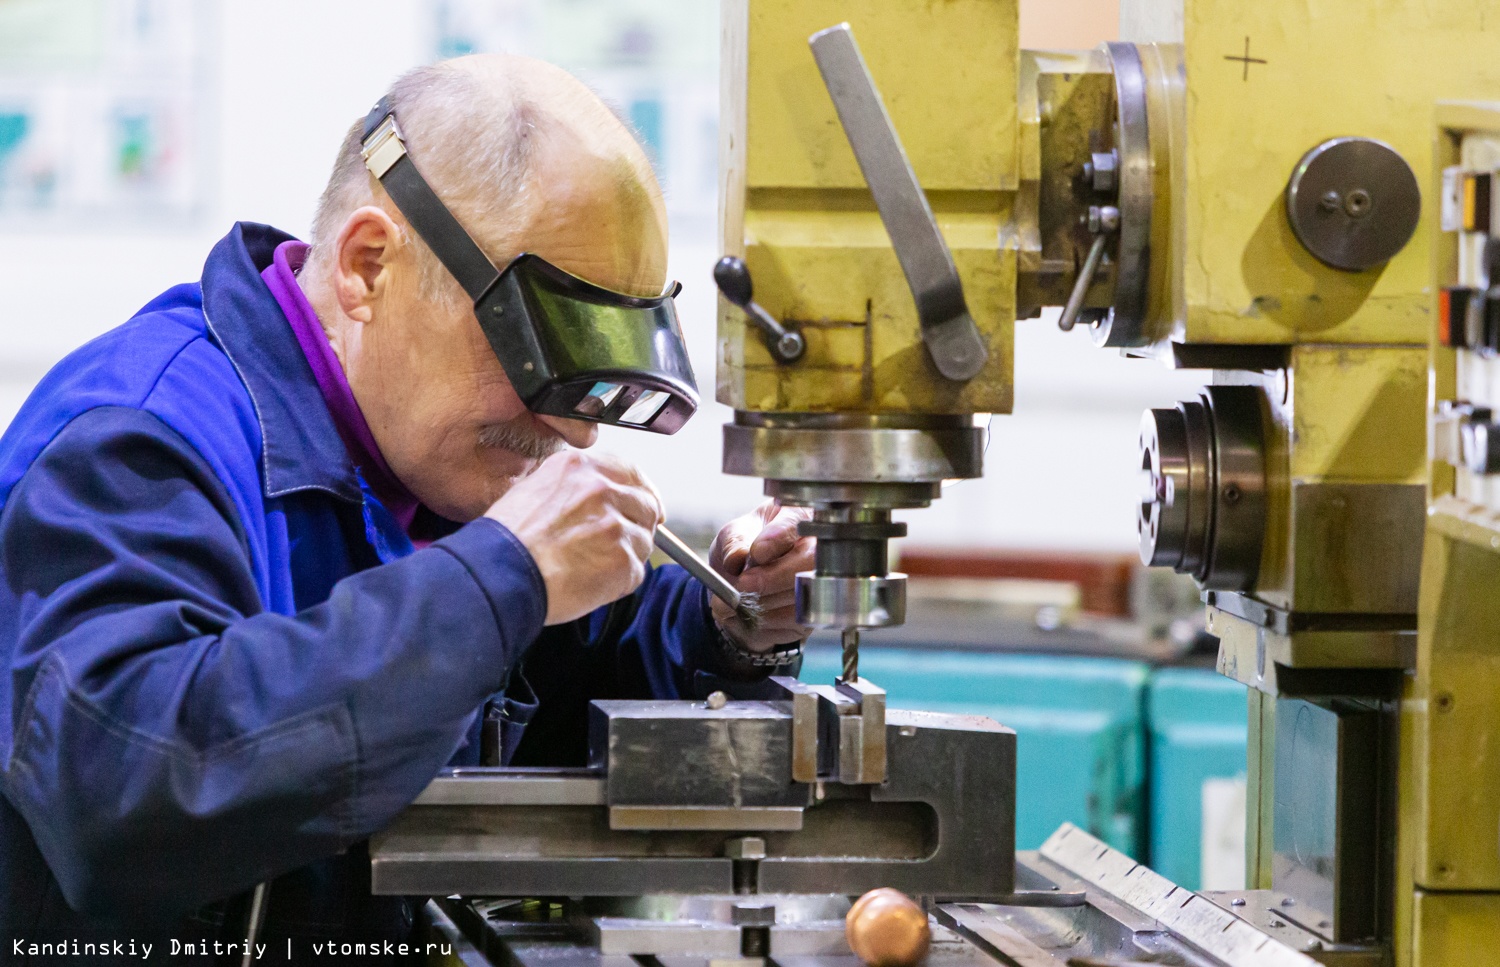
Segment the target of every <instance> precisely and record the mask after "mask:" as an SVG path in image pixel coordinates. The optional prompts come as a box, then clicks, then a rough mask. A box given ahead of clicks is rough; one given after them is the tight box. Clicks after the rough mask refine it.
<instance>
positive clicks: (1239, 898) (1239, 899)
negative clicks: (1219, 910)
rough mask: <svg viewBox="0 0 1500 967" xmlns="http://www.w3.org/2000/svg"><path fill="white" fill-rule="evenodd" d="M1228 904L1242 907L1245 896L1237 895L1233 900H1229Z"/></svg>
mask: <svg viewBox="0 0 1500 967" xmlns="http://www.w3.org/2000/svg"><path fill="white" fill-rule="evenodd" d="M1229 905H1230V906H1232V907H1242V906H1244V905H1245V898H1244V897H1242V896H1237V897H1235V898H1234V899H1233V900H1230V901H1229Z"/></svg>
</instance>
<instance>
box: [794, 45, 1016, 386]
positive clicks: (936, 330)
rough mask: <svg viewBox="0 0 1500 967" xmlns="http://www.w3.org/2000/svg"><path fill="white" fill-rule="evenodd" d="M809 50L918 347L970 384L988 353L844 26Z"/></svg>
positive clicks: (949, 373)
mask: <svg viewBox="0 0 1500 967" xmlns="http://www.w3.org/2000/svg"><path fill="white" fill-rule="evenodd" d="M808 43H809V45H810V46H811V47H812V53H813V57H814V59H816V61H817V63H818V70H819V71H820V72H821V73H822V75H823V83H824V85H825V86H826V87H827V88H828V95H829V97H831V98H832V99H833V105H834V108H835V109H836V110H837V112H838V118H839V123H840V124H842V125H843V128H844V135H845V137H847V138H848V139H849V146H850V147H851V148H852V149H854V157H855V159H856V160H857V161H858V162H859V168H860V171H861V172H862V173H863V174H864V176H865V181H866V182H867V183H868V184H869V186H870V194H871V195H872V196H873V197H874V199H875V207H876V209H877V210H878V211H879V212H880V220H881V222H882V224H884V225H885V230H886V232H887V234H889V235H890V239H891V246H892V248H893V249H894V250H895V252H896V259H897V260H898V261H899V262H900V263H901V271H902V272H903V273H904V274H905V275H906V282H907V284H908V285H909V286H911V294H912V298H913V299H914V300H915V302H916V305H917V318H918V321H919V322H920V324H921V327H922V341H923V342H924V343H926V344H927V351H928V353H929V354H930V355H931V357H932V362H933V365H934V366H936V367H937V370H938V372H939V373H941V374H942V375H943V377H944V378H946V379H949V380H953V381H956V382H963V381H966V380H970V379H973V378H974V377H975V376H977V375H979V371H980V370H981V369H983V368H984V364H985V362H986V361H987V360H988V359H989V350H988V349H986V348H985V344H984V339H983V337H982V336H981V335H980V332H979V327H978V326H977V325H976V324H975V322H974V319H973V317H972V316H970V315H969V307H968V304H967V302H966V301H965V299H964V289H963V282H962V280H961V279H960V278H959V277H958V267H957V266H956V265H955V264H954V262H953V254H952V253H951V252H949V251H948V244H947V243H946V242H945V241H943V235H942V233H941V232H940V231H938V224H937V219H936V218H934V217H933V214H932V206H931V205H929V204H928V202H927V196H926V194H924V193H923V191H922V186H921V184H920V183H919V182H918V181H917V175H916V172H914V171H913V170H912V167H911V162H910V161H909V160H907V157H906V151H905V150H904V149H903V148H902V147H901V138H900V137H899V136H898V135H897V133H896V128H895V126H894V125H893V124H892V123H891V117H890V114H888V113H887V112H886V109H885V103H884V102H883V101H882V100H881V97H880V91H879V90H878V89H877V88H876V86H875V80H874V78H872V77H871V76H870V71H869V68H868V67H867V66H866V65H865V60H864V57H863V56H862V55H861V54H860V51H859V44H858V43H857V42H856V41H855V39H854V33H853V31H852V30H850V28H849V25H848V24H839V25H837V26H834V27H829V28H828V29H826V30H820V31H818V32H817V33H815V34H813V35H812V37H811V38H810V39H809V40H808Z"/></svg>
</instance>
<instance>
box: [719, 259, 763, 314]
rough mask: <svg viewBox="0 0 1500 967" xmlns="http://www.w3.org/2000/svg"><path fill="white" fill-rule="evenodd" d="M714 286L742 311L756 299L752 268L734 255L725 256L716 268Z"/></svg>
mask: <svg viewBox="0 0 1500 967" xmlns="http://www.w3.org/2000/svg"><path fill="white" fill-rule="evenodd" d="M714 284H715V285H717V286H718V287H719V291H720V292H722V293H724V298H726V299H728V300H729V301H730V302H732V303H734V304H735V305H737V306H739V307H740V308H741V309H743V308H745V306H747V305H749V303H750V300H751V299H752V298H754V296H753V295H752V293H753V292H754V289H753V288H751V286H750V268H749V267H748V266H747V265H745V260H744V259H741V258H736V257H735V256H733V255H726V256H724V257H723V258H721V259H719V261H718V263H717V264H716V265H715V266H714Z"/></svg>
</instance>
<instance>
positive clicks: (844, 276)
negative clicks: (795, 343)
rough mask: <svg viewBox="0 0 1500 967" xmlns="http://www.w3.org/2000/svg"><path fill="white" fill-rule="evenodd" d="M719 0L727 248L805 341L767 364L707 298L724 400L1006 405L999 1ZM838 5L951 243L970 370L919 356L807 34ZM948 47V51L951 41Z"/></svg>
mask: <svg viewBox="0 0 1500 967" xmlns="http://www.w3.org/2000/svg"><path fill="white" fill-rule="evenodd" d="M860 14H861V10H860V9H859V8H857V7H854V8H851V6H850V5H849V4H848V3H847V2H842V0H754V2H748V0H730V2H727V3H726V4H725V5H724V7H723V31H724V60H723V64H724V67H723V70H724V71H725V72H726V82H725V85H724V89H725V91H726V92H727V94H726V98H725V101H726V103H724V104H723V106H722V111H721V134H720V138H721V152H722V157H721V161H722V163H721V177H722V179H723V186H722V193H721V204H722V206H723V209H722V211H721V215H720V221H721V226H722V229H723V238H724V247H725V252H726V253H727V254H731V255H740V256H742V257H743V258H744V259H745V263H746V265H747V266H748V267H749V269H750V274H751V277H752V279H753V280H754V285H755V298H756V300H757V301H758V302H759V303H760V304H761V305H763V306H764V307H765V308H766V309H767V310H768V311H769V312H770V313H771V314H772V315H773V316H775V317H777V318H778V319H783V320H788V321H793V322H795V323H797V324H799V325H800V327H801V329H802V332H803V333H804V335H805V336H806V339H807V354H806V356H805V357H804V358H803V359H802V360H800V361H799V362H798V363H796V364H795V365H791V366H782V365H778V364H777V363H776V362H775V360H774V359H773V358H772V357H771V355H770V353H769V352H768V351H767V349H766V347H765V344H764V342H763V341H762V339H761V337H760V334H759V332H758V331H757V330H756V329H755V328H754V327H753V326H751V325H749V324H748V323H747V322H746V319H745V316H744V313H742V312H741V311H740V310H739V309H737V308H735V307H734V306H731V305H729V304H728V303H727V302H724V301H723V300H721V301H720V314H719V368H718V398H719V401H720V402H722V403H726V404H728V405H729V406H732V407H734V408H735V409H737V410H743V411H754V412H799V413H808V412H813V413H827V412H834V413H898V414H955V413H1006V412H1009V411H1010V408H1011V396H1012V380H1011V373H1012V359H1013V342H1014V340H1013V334H1014V324H1015V300H1016V252H1015V250H1014V247H1012V246H1006V245H1002V244H1001V243H1000V240H1001V238H1002V236H1003V235H1005V234H1006V233H1007V232H1008V227H1009V226H1010V224H1011V222H1012V218H1013V211H1014V207H1015V203H1016V191H1017V187H1018V184H1019V179H1020V173H1021V157H1020V151H1019V149H1018V136H1017V132H1018V129H1019V124H1020V122H1019V120H1018V118H1017V98H1016V85H1017V71H1018V63H1019V53H1018V49H1017V13H1016V2H1015V0H949V2H944V3H941V4H934V3H928V2H926V0H901V2H886V3H882V4H880V5H879V7H878V13H876V12H875V9H874V8H872V9H871V15H868V16H861V15H860ZM845 20H848V21H850V23H851V26H852V27H853V29H854V33H855V36H856V38H857V40H858V42H859V45H860V47H861V49H862V50H863V53H864V57H865V60H866V62H867V64H868V66H869V69H870V72H871V74H872V75H873V76H874V78H875V82H876V84H878V85H879V88H880V92H881V95H882V97H883V98H884V101H885V104H886V108H887V110H888V111H889V112H890V115H891V120H892V122H893V124H894V126H895V129H896V131H897V133H898V134H899V135H900V137H901V140H902V142H903V144H904V146H905V148H906V152H907V156H908V157H909V159H910V161H911V164H912V167H913V169H914V170H915V172H916V174H917V178H918V179H919V181H920V182H921V184H922V186H923V188H924V189H925V190H926V193H927V196H928V200H929V203H930V204H931V205H932V208H933V211H934V214H935V215H936V217H937V220H938V225H939V227H940V229H941V230H942V233H943V237H944V239H945V240H946V241H947V243H948V247H949V249H950V250H951V251H952V252H953V258H954V261H955V263H956V264H957V266H958V271H959V275H960V277H961V278H962V280H963V285H964V294H965V296H966V297H967V300H968V306H969V311H970V313H971V314H972V316H973V318H974V320H975V322H976V323H977V324H978V326H979V330H980V332H981V334H982V336H983V339H984V342H985V344H986V345H987V347H988V349H989V362H988V363H987V364H986V366H985V368H984V370H983V371H982V372H981V373H980V374H979V375H978V376H977V377H976V378H974V379H972V380H969V381H968V382H965V383H953V382H949V381H947V380H944V379H942V378H941V377H940V376H939V374H938V373H937V371H936V369H935V368H934V367H933V366H932V363H931V361H930V359H929V358H928V355H927V351H926V348H925V346H924V344H923V342H922V336H921V328H920V326H919V324H918V320H917V310H916V306H915V303H914V302H913V300H912V294H911V290H910V289H909V288H908V287H907V284H906V279H905V278H904V277H903V275H902V273H901V268H900V266H899V264H898V263H897V260H896V256H895V253H894V251H893V250H892V248H891V243H890V238H889V237H888V236H887V234H886V230H885V228H884V226H883V225H882V223H881V220H880V216H879V214H878V213H877V211H876V209H875V204H874V201H873V200H872V198H871V196H870V192H869V189H868V188H867V187H866V185H865V180H864V176H863V175H862V174H861V173H860V169H859V165H858V163H857V162H856V161H855V158H854V153H853V151H852V150H851V149H850V147H849V143H848V141H847V140H846V138H845V136H844V131H843V128H842V127H840V125H839V121H838V118H837V115H836V114H835V111H834V106H833V102H832V101H831V100H830V98H829V96H828V92H827V91H826V90H825V88H824V86H823V81H822V79H821V77H820V76H819V73H818V68H817V66H816V64H815V62H814V60H813V57H812V53H811V51H810V50H809V48H808V42H807V41H808V37H809V36H810V35H811V34H813V33H814V32H816V31H818V30H821V29H823V28H825V27H830V26H834V25H836V24H838V23H840V22H842V21H845ZM955 51H962V56H954V52H955Z"/></svg>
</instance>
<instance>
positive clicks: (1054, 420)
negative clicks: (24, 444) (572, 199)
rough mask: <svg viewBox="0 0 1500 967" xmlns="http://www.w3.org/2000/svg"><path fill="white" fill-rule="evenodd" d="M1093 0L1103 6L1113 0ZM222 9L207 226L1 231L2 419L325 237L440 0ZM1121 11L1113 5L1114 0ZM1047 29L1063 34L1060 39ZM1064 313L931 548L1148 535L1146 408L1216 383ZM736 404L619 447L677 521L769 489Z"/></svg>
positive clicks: (1032, 332)
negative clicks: (257, 231) (51, 371)
mask: <svg viewBox="0 0 1500 967" xmlns="http://www.w3.org/2000/svg"><path fill="white" fill-rule="evenodd" d="M704 2H712V0H704ZM1037 2H1045V0H1037ZM1077 2H1080V3H1084V4H1085V5H1087V6H1088V7H1089V8H1090V9H1092V8H1094V7H1101V4H1100V2H1099V0H1077ZM1052 5H1053V6H1056V5H1058V4H1057V3H1053V4H1052ZM218 6H219V14H218V31H217V41H216V43H217V45H218V55H219V56H217V57H215V58H213V62H214V64H215V65H216V77H215V78H214V82H215V84H216V85H217V93H216V97H217V103H218V105H219V108H218V111H217V114H216V122H215V124H216V128H217V131H216V135H215V142H216V158H215V162H214V168H215V179H214V180H215V190H214V192H213V201H212V204H211V206H210V214H209V215H208V216H207V217H206V218H205V219H204V220H203V223H202V224H201V226H198V227H195V228H194V229H192V230H188V231H183V230H175V231H165V230H163V231H155V232H147V231H131V230H128V229H112V230H109V231H99V232H79V231H76V230H61V229H59V230H56V231H52V232H44V233H36V232H31V233H27V234H15V233H7V232H6V231H5V230H4V229H3V228H0V423H3V422H4V421H7V420H8V419H9V418H10V416H11V415H12V414H13V413H14V412H15V409H16V408H17V407H18V406H19V405H20V402H21V400H22V399H24V396H25V394H26V392H27V391H28V390H29V387H30V386H31V384H32V383H33V382H35V380H36V379H37V378H39V377H40V375H41V374H42V373H43V372H45V370H46V369H47V367H48V366H50V365H51V364H52V363H53V362H55V361H56V360H57V359H59V358H60V357H61V356H62V355H63V354H65V353H66V352H67V351H68V350H69V349H71V348H73V347H74V346H77V345H78V344H80V343H82V342H83V341H85V340H87V339H89V338H90V337H92V336H94V335H96V334H98V333H100V332H102V331H104V330H105V329H108V328H110V327H111V326H114V325H117V324H118V323H119V322H121V321H123V320H124V319H125V318H127V317H128V316H129V315H130V314H131V313H132V312H133V311H134V310H135V309H136V308H137V307H139V306H140V305H141V304H143V303H145V302H146V301H147V300H148V299H150V298H151V297H152V296H153V295H155V294H156V293H157V292H159V291H161V290H162V289H164V288H166V287H167V286H169V285H172V284H174V283H177V282H181V281H185V280H191V279H195V278H197V277H198V275H199V271H200V269H201V266H202V262H203V258H204V256H205V255H206V254H207V251H208V249H209V247H210V246H211V245H212V244H213V242H214V241H215V240H216V239H217V238H218V237H220V236H221V235H222V234H223V233H224V231H225V230H227V228H228V226H229V224H230V223H231V222H232V221H234V220H236V219H245V220H253V221H264V222H270V223H272V224H275V225H278V226H279V227H281V228H284V229H286V230H288V231H291V232H294V233H305V232H306V230H307V227H308V223H309V221H310V218H311V214H312V207H313V203H314V201H315V199H316V197H317V194H318V191H319V189H320V188H321V185H322V182H323V179H324V177H325V175H326V169H327V167H328V165H329V163H330V162H331V160H332V158H333V155H334V152H335V150H336V148H337V146H338V143H339V140H340V138H341V137H342V135H343V132H344V130H345V128H346V127H347V126H348V124H349V123H351V122H352V121H353V120H354V119H355V118H357V117H359V116H361V115H363V114H364V112H365V111H366V110H367V109H368V107H369V105H370V104H371V103H372V102H373V101H374V99H375V97H376V96H377V95H378V94H379V92H381V91H382V90H383V89H384V88H385V87H386V85H387V84H388V83H389V82H390V80H391V79H392V78H393V77H394V76H395V75H396V74H398V73H399V72H400V71H401V70H403V69H404V68H406V67H408V66H410V65H412V64H415V63H417V62H419V61H420V60H422V59H424V58H425V57H427V56H428V53H429V51H430V50H432V37H431V34H430V29H431V23H430V18H429V16H428V12H427V7H426V6H425V4H424V2H422V0H319V2H317V3H306V2H301V3H294V2H291V0H253V2H252V0H222V2H221V3H220V4H219V5H218ZM1105 6H1108V7H1109V10H1108V11H1106V12H1107V13H1109V15H1111V16H1112V15H1113V14H1112V11H1113V6H1112V5H1108V4H1106V5H1105ZM1101 9H1103V7H1101ZM1086 26H1087V25H1086ZM1108 26H1109V29H1113V24H1112V22H1111V23H1110V24H1109V25H1108ZM1089 29H1091V30H1095V31H1096V32H1097V30H1098V29H1100V28H1098V27H1097V25H1095V26H1091V27H1089ZM1094 39H1095V38H1093V37H1092V36H1090V37H1085V38H1082V39H1080V41H1079V43H1080V44H1088V43H1092V42H1094ZM1046 42H1048V43H1053V44H1055V43H1057V37H1056V35H1055V34H1049V35H1048V37H1047V38H1046ZM705 223H706V222H704V221H699V224H700V225H701V224H705ZM681 235H682V237H680V238H678V239H676V240H674V245H673V249H672V253H671V261H672V265H671V271H672V273H673V275H674V277H676V278H679V279H681V280H682V281H683V282H684V284H685V289H684V292H683V295H682V297H681V299H680V302H679V305H680V309H681V315H682V317H683V319H684V323H685V328H686V330H687V333H688V338H689V340H690V342H691V343H692V347H693V354H694V364H695V366H696V367H697V369H698V374H699V381H700V383H701V384H702V385H703V386H704V387H705V388H709V387H711V386H712V384H713V366H712V361H713V347H712V341H713V313H714V309H713V297H712V288H711V282H710V280H709V269H710V268H711V266H712V264H713V261H714V258H715V257H716V255H717V254H718V253H717V252H716V251H715V250H714V243H713V239H712V238H711V237H708V236H707V234H706V232H704V231H703V230H702V229H701V228H697V229H695V230H692V231H687V232H683V233H681ZM1053 318H1054V317H1053V316H1050V315H1049V316H1048V317H1046V318H1044V319H1040V320H1029V321H1026V322H1022V323H1019V324H1018V327H1017V329H1018V332H1017V350H1016V406H1015V413H1014V415H1012V416H1005V417H997V418H996V420H995V421H994V424H993V438H992V442H991V444H990V448H989V452H988V455H987V467H988V475H987V476H986V477H985V479H983V480H979V481H971V482H967V483H964V484H960V485H958V486H956V487H954V488H951V489H950V491H949V492H948V494H947V495H945V497H944V498H943V499H942V500H940V501H939V502H938V503H937V504H935V505H934V506H933V507H932V508H931V509H928V510H924V511H918V512H914V513H912V514H910V515H908V519H909V520H910V522H911V525H912V530H913V538H912V540H913V541H914V542H920V543H923V544H935V543H941V544H950V545H970V546H974V545H982V544H990V545H1000V546H1012V547H1032V548H1059V549H1101V550H1104V549H1108V550H1124V549H1128V548H1130V547H1133V546H1134V543H1135V534H1134V525H1133V519H1134V518H1133V513H1134V510H1133V508H1134V502H1135V499H1136V498H1135V494H1136V490H1137V486H1138V485H1137V481H1136V473H1135V463H1136V459H1137V456H1136V431H1137V425H1138V421H1139V419H1140V413H1141V410H1142V409H1143V408H1145V407H1147V406H1151V405H1158V406H1160V405H1169V404H1170V402H1171V401H1173V400H1175V399H1177V398H1178V397H1179V396H1180V395H1181V394H1184V393H1187V392H1190V391H1191V390H1192V389H1193V388H1195V387H1196V386H1198V385H1200V384H1201V383H1202V379H1201V378H1200V376H1199V375H1197V374H1183V373H1169V372H1167V371H1165V370H1163V369H1162V368H1161V367H1159V366H1158V365H1156V364H1155V363H1149V362H1141V361H1134V360H1124V359H1121V358H1119V357H1117V356H1115V355H1114V354H1113V353H1109V352H1105V351H1101V350H1096V349H1094V348H1093V347H1092V346H1091V345H1089V343H1088V339H1087V337H1086V336H1085V335H1084V334H1082V333H1072V334H1063V333H1060V332H1058V331H1057V329H1056V327H1055V325H1054V324H1053V321H1052V320H1053ZM727 418H728V411H727V410H726V409H725V408H724V407H722V406H719V405H718V404H716V403H708V404H706V405H705V406H704V407H703V409H702V410H701V411H700V414H699V416H698V417H697V418H696V419H695V420H693V422H692V423H690V424H689V425H688V427H687V428H685V429H684V430H683V431H682V432H681V433H679V434H677V435H676V436H675V437H671V438H659V437H652V436H651V435H649V434H639V433H630V432H628V431H618V430H617V431H610V432H608V433H607V434H606V436H605V439H604V445H605V446H607V447H609V448H611V449H616V450H620V451H624V452H628V453H630V454H632V455H633V456H635V457H636V458H637V459H639V460H640V461H641V462H642V463H643V464H644V466H645V467H646V468H647V470H648V472H649V473H650V474H651V476H652V478H653V479H654V480H655V481H656V482H657V484H658V486H659V487H660V488H661V490H662V491H663V493H664V494H665V496H666V498H667V500H668V502H669V506H670V507H671V509H672V513H673V516H674V517H675V518H676V519H677V520H679V521H682V522H694V521H703V522H706V521H708V520H716V519H720V518H723V517H726V516H728V515H731V514H733V513H737V512H738V511H739V510H740V509H742V508H744V507H746V506H748V505H749V504H751V503H753V502H754V501H755V500H756V499H758V496H759V491H760V486H759V481H755V480H748V479H743V478H731V477H725V476H723V475H722V474H720V473H719V472H718V464H719V426H720V425H721V424H722V423H723V422H725V420H726V419H727Z"/></svg>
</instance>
